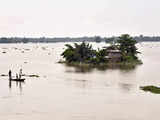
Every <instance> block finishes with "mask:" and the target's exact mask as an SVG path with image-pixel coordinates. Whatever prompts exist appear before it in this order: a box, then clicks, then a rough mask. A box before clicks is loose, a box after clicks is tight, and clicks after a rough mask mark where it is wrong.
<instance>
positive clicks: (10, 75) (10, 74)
mask: <svg viewBox="0 0 160 120" xmlns="http://www.w3.org/2000/svg"><path fill="white" fill-rule="evenodd" d="M8 74H9V80H11V79H12V72H11V70H9V73H8Z"/></svg>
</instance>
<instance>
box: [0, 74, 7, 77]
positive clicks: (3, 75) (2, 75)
mask: <svg viewBox="0 0 160 120" xmlns="http://www.w3.org/2000/svg"><path fill="white" fill-rule="evenodd" d="M0 76H1V77H6V76H8V75H5V74H1V75H0Z"/></svg>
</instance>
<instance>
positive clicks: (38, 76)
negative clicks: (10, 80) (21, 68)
mask: <svg viewBox="0 0 160 120" xmlns="http://www.w3.org/2000/svg"><path fill="white" fill-rule="evenodd" d="M28 77H36V78H38V77H39V75H28Z"/></svg>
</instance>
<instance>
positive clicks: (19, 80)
mask: <svg viewBox="0 0 160 120" xmlns="http://www.w3.org/2000/svg"><path fill="white" fill-rule="evenodd" d="M11 81H18V82H24V81H25V78H21V79H19V78H18V79H11Z"/></svg>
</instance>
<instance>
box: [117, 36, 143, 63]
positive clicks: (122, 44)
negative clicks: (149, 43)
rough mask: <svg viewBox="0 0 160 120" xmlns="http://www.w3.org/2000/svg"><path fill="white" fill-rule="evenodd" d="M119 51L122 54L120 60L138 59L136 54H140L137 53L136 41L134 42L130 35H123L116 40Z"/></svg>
mask: <svg viewBox="0 0 160 120" xmlns="http://www.w3.org/2000/svg"><path fill="white" fill-rule="evenodd" d="M117 43H118V47H119V50H120V51H121V52H122V56H123V57H122V59H123V60H129V59H135V60H136V59H138V58H137V54H138V53H140V52H138V51H137V47H136V43H137V41H136V40H134V39H133V38H132V37H131V36H130V35H128V34H123V35H121V36H120V37H119V40H117Z"/></svg>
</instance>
